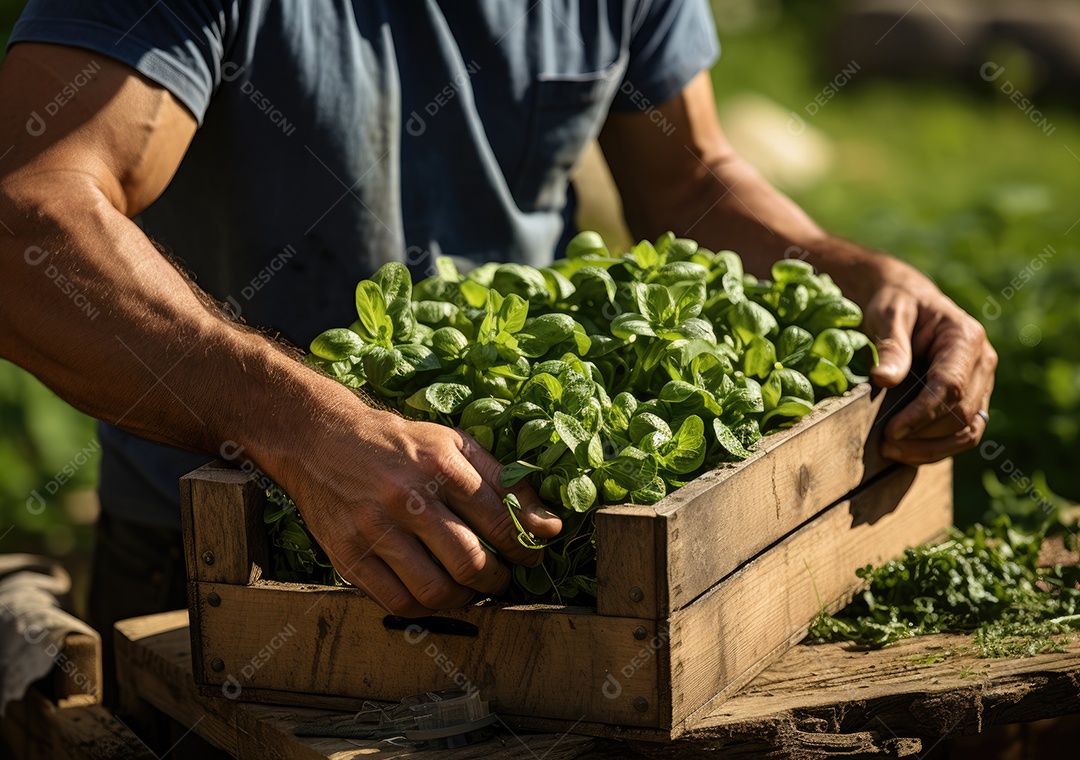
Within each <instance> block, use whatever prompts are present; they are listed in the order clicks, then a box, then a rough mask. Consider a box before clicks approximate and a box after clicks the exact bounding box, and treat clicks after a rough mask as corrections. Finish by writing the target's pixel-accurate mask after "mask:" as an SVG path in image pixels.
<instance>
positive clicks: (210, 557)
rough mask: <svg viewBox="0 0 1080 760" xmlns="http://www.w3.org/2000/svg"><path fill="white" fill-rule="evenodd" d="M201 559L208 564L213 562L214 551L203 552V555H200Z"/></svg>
mask: <svg viewBox="0 0 1080 760" xmlns="http://www.w3.org/2000/svg"><path fill="white" fill-rule="evenodd" d="M202 561H203V562H205V563H206V564H208V565H212V564H214V553H213V552H204V553H203V555H202Z"/></svg>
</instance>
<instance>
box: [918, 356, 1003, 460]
mask: <svg viewBox="0 0 1080 760" xmlns="http://www.w3.org/2000/svg"><path fill="white" fill-rule="evenodd" d="M987 354H988V355H987ZM987 354H984V356H983V358H980V360H979V363H978V365H976V367H975V369H974V371H973V373H972V376H971V380H970V382H971V389H970V390H969V391H967V392H965V394H964V397H963V399H961V400H960V402H959V403H958V404H956V406H954V407H953V408H952V410H951V411H950V412H949V414H946V415H944V416H943V417H941V418H940V419H937V420H935V421H934V422H932V423H930V424H929V425H927V426H926V427H924V428H922V429H920V430H916V431H914V432H912V433H911V434H910V435H909V436H908V438H909V439H926V440H929V439H934V438H944V437H946V436H949V435H952V434H953V433H958V432H960V431H961V430H963V429H964V428H965V427H967V426H968V425H974V424H976V422H979V423H981V424H982V425H984V426H985V424H986V423H985V421H984V420H982V418H981V417H980V416H979V411H980V410H982V411H988V410H989V409H990V396H991V394H992V393H993V390H994V367H995V366H996V357H995V359H994V360H993V361H991V359H990V355H992V354H993V350H992V349H991V350H990V351H989V352H987ZM976 443H978V441H976Z"/></svg>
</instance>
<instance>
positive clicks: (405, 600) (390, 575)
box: [327, 544, 433, 617]
mask: <svg viewBox="0 0 1080 760" xmlns="http://www.w3.org/2000/svg"><path fill="white" fill-rule="evenodd" d="M349 546H350V547H353V549H352V550H349V549H346V550H343V551H344V552H347V553H341V554H336V553H334V552H333V551H332V550H331V549H329V548H327V554H328V555H329V556H330V560H331V561H332V562H333V563H334V567H335V568H337V571H338V573H339V574H340V575H341V577H342V578H344V579H345V580H347V581H348V582H349V583H351V584H352V585H354V586H356V587H357V588H358V589H360V590H361V591H363V592H364V594H366V595H367V596H368V597H370V598H371V599H373V600H374V601H375V602H376V603H378V604H379V606H380V607H382V608H383V609H385V610H386V611H387V612H389V613H390V614H392V615H400V616H401V617H423V616H425V615H430V614H431V613H432V612H433V610H432V609H431V608H429V607H425V606H424V605H422V604H420V602H418V601H417V600H416V597H415V596H413V594H412V592H411V591H409V589H408V588H407V587H406V586H405V584H404V583H402V581H401V579H400V578H398V576H397V575H395V574H394V572H393V571H392V570H391V569H390V567H389V566H388V565H387V564H386V563H385V562H383V561H382V560H381V559H380V558H379V557H377V556H375V555H374V554H372V553H371V552H370V550H363V551H362V552H360V553H355V554H354V552H355V551H356V550H355V547H356V546H357V545H356V544H350V545H349ZM429 561H430V560H429Z"/></svg>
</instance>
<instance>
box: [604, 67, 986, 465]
mask: <svg viewBox="0 0 1080 760" xmlns="http://www.w3.org/2000/svg"><path fill="white" fill-rule="evenodd" d="M659 110H660V111H661V112H662V114H663V116H664V119H665V120H666V121H667V122H668V123H670V124H673V125H674V126H675V129H674V131H671V132H670V135H669V134H666V133H665V132H664V131H662V130H660V129H657V128H656V124H655V123H653V122H652V121H651V120H650V119H649V118H648V116H646V115H645V114H626V113H612V114H611V115H610V116H609V117H608V121H607V124H606V125H605V127H604V130H603V132H602V133H601V136H600V145H601V147H602V148H603V151H604V155H605V156H606V158H607V160H608V163H609V165H610V166H611V172H612V175H613V176H614V178H615V181H616V183H617V184H618V186H619V190H620V192H621V193H622V196H623V205H624V208H625V210H626V216H627V220H628V221H629V223H630V227H631V230H632V231H633V232H634V234H635V235H639V236H641V237H649V238H653V237H655V236H657V235H659V234H660V233H662V232H664V231H665V230H668V229H672V230H674V231H675V233H676V234H680V235H688V236H690V237H694V238H696V239H698V240H700V241H702V243H703V244H705V245H707V246H709V247H711V248H714V249H724V248H730V249H733V250H736V251H738V252H739V253H741V254H742V255H743V256H744V258H745V259H746V261H747V264H748V268H749V269H750V270H751V271H754V272H756V273H757V274H759V275H763V274H765V273H766V272H767V271H768V266H769V264H770V263H771V262H773V261H775V260H777V259H780V258H784V257H785V256H790V255H791V254H792V252H793V251H794V252H795V254H796V255H797V256H798V257H799V258H804V259H805V260H807V261H809V262H810V263H812V264H813V265H814V266H815V267H817V268H818V269H820V270H823V271H826V272H828V273H829V274H830V275H831V276H832V277H833V278H834V279H835V280H836V282H837V284H838V285H840V287H841V288H843V290H844V291H845V293H846V294H848V295H849V296H850V297H851V298H852V300H854V301H856V302H857V303H859V304H860V305H861V306H862V307H863V309H864V312H865V318H866V330H867V331H868V332H869V333H870V335H871V337H873V338H874V339H875V341H876V342H877V345H878V349H879V351H880V352H881V364H880V365H879V366H878V367H877V368H875V369H874V370H873V372H872V378H873V380H874V382H875V383H877V384H878V385H881V386H884V387H892V386H895V385H897V384H899V383H900V382H901V381H902V380H903V379H904V377H905V376H906V375H907V373H908V371H909V369H910V368H911V364H912V355H913V353H914V355H915V356H917V357H921V358H923V359H925V360H927V361H928V363H929V370H928V372H927V373H926V376H925V377H924V378H922V381H923V386H922V388H921V392H920V393H918V394H917V395H916V396H914V397H913V399H912V400H911V402H910V403H908V404H907V405H906V406H905V407H904V408H903V409H902V410H901V411H900V412H899V413H898V414H897V415H896V416H895V417H894V418H893V420H892V421H891V422H890V423H889V425H888V427H887V429H886V434H887V441H886V443H885V449H884V451H885V453H886V455H887V456H890V457H892V458H894V459H899V460H901V461H906V462H910V463H912V464H918V463H922V462H928V461H934V460H936V459H941V458H944V457H947V456H951V455H952V454H955V453H958V452H960V451H962V450H964V449H967V448H970V447H971V446H974V445H975V444H977V443H978V441H979V438H980V437H981V436H982V433H983V430H984V429H985V423H984V422H983V420H982V419H981V418H980V417H979V416H978V415H977V413H976V412H977V410H979V409H987V408H988V405H989V400H990V394H991V392H992V390H993V383H994V369H995V367H996V366H997V355H996V354H995V353H994V350H993V348H991V347H990V344H989V342H988V341H987V340H986V333H985V331H984V330H983V329H982V326H981V325H980V324H979V323H978V322H977V321H975V320H974V319H973V318H972V317H970V316H968V315H967V314H965V313H964V312H963V311H962V310H961V309H960V308H959V307H957V306H956V304H954V303H953V302H952V301H950V300H949V299H948V298H946V297H945V296H944V295H943V294H942V293H941V291H940V290H938V288H937V287H936V286H935V285H934V283H933V282H932V281H931V280H930V279H929V278H928V277H926V276H925V275H923V274H922V273H920V272H919V271H917V270H916V269H914V268H913V267H911V266H909V265H907V264H905V263H903V262H901V261H899V260H898V259H895V258H893V257H891V256H888V255H886V254H883V253H879V252H875V251H870V250H868V249H866V248H863V247H862V246H859V245H856V244H854V243H851V242H849V241H846V240H843V239H841V238H837V237H834V236H832V235H829V234H828V233H826V232H825V231H823V230H822V229H821V228H820V227H818V226H817V224H815V223H814V221H813V220H812V219H810V217H809V216H807V214H806V213H805V212H804V211H803V210H802V209H800V208H799V207H798V206H797V205H796V204H795V203H794V202H793V201H792V200H791V199H789V198H787V197H786V196H785V195H783V194H782V193H780V192H779V191H778V190H776V188H774V187H772V186H771V185H770V184H769V183H768V182H766V181H765V180H764V179H763V178H762V177H761V176H760V175H759V174H758V173H757V172H756V171H755V170H754V169H753V167H751V166H750V165H749V164H748V163H747V162H746V161H745V160H744V159H743V158H742V157H741V156H739V155H738V154H737V153H736V152H735V150H734V149H733V148H732V147H731V145H730V143H728V141H727V139H726V138H725V137H724V134H723V132H722V130H721V129H720V124H719V121H718V120H717V117H716V104H715V100H714V96H713V90H712V84H711V82H710V80H709V76H708V74H707V73H705V72H703V73H701V74H699V75H698V76H697V77H695V79H694V80H693V81H691V82H690V84H688V85H687V86H686V88H685V89H684V90H683V91H682V92H681V93H680V94H679V95H676V96H675V97H674V98H672V99H671V100H669V101H667V102H666V103H663V104H662V105H660V106H659Z"/></svg>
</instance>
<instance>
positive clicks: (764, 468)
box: [596, 385, 898, 619]
mask: <svg viewBox="0 0 1080 760" xmlns="http://www.w3.org/2000/svg"><path fill="white" fill-rule="evenodd" d="M886 398H889V399H891V400H895V399H896V398H898V396H896V395H895V394H894V395H892V396H890V395H889V394H886V393H883V392H876V391H872V390H871V388H870V386H868V385H860V386H857V387H856V388H853V389H852V390H851V391H849V392H848V393H847V394H845V395H844V396H840V397H836V398H830V399H826V400H824V401H822V402H821V403H819V404H818V405H817V406H816V407H815V408H814V411H813V412H811V413H810V414H809V415H807V416H806V417H805V418H803V419H802V420H801V421H800V422H799V423H798V424H797V425H795V426H794V427H792V428H791V429H789V430H783V431H780V432H777V433H774V434H772V435H769V436H766V437H765V438H763V439H762V440H761V441H760V442H759V443H758V445H757V447H756V449H755V454H754V455H753V456H752V457H751V458H750V459H748V460H746V461H745V462H740V463H739V464H736V465H728V466H722V467H720V468H717V469H715V470H713V471H712V472H709V473H707V474H705V475H703V476H701V477H699V478H697V479H696V480H694V481H693V482H692V483H690V484H688V485H686V486H684V487H683V488H680V489H679V490H678V491H676V492H674V493H673V494H672V495H671V496H668V497H667V498H665V499H663V500H662V501H660V502H659V503H658V504H656V505H654V506H653V507H636V506H628V507H614V508H605V509H602V510H600V511H599V512H598V513H597V516H596V530H597V551H598V559H597V565H598V569H597V575H598V577H599V579H600V588H599V598H598V600H597V609H598V610H599V611H600V614H603V615H629V616H637V617H655V618H656V619H664V618H666V617H668V616H669V615H670V614H671V613H672V612H674V611H675V610H678V609H680V608H682V607H684V606H686V605H687V604H689V603H690V602H692V601H693V600H694V599H696V598H697V597H698V596H700V595H701V594H702V593H704V592H705V591H706V590H708V589H709V588H711V587H712V586H713V585H715V584H716V583H717V582H718V581H719V580H720V579H722V578H723V577H725V576H726V575H728V574H730V573H732V572H733V571H735V570H736V569H737V568H738V567H739V566H740V565H741V564H743V563H744V562H745V561H746V560H748V559H749V558H750V557H753V556H754V555H756V554H757V553H758V552H760V551H761V550H763V549H764V548H766V547H767V546H770V545H771V544H773V543H775V542H776V541H778V540H779V539H781V538H782V537H783V536H785V535H787V534H788V533H790V532H791V531H792V530H794V529H795V528H797V527H798V526H799V525H801V524H803V523H804V522H806V521H807V520H809V519H810V518H812V517H813V516H814V515H816V514H818V513H820V512H821V511H822V510H823V509H825V508H826V507H828V506H829V505H831V504H834V503H836V502H837V501H838V500H840V499H842V498H843V497H844V496H846V495H847V494H848V493H850V492H851V491H853V490H854V489H855V488H857V487H858V486H859V485H860V484H861V483H864V482H866V481H867V480H869V479H870V478H873V477H874V476H876V475H877V474H879V473H880V472H882V471H883V470H884V469H885V468H886V467H887V466H888V465H889V464H890V463H889V462H888V461H886V460H884V459H882V458H881V456H880V454H879V448H880V435H881V429H882V427H883V425H881V424H879V422H878V421H879V420H881V419H883V413H882V410H883V408H886V407H887V406H888V405H887V404H886ZM649 517H652V520H651V521H650V520H649ZM718 546H720V547H723V548H722V551H717V547H718ZM648 547H654V550H653V551H654V553H653V554H650V549H649V548H648ZM650 573H652V575H650ZM643 584H644V585H643ZM633 587H637V588H641V589H643V590H644V592H645V593H644V595H643V599H642V601H640V602H635V601H634V600H633V599H632V598H630V596H629V595H628V592H629V589H630V588H633Z"/></svg>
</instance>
